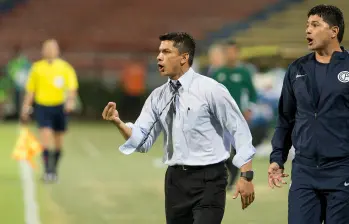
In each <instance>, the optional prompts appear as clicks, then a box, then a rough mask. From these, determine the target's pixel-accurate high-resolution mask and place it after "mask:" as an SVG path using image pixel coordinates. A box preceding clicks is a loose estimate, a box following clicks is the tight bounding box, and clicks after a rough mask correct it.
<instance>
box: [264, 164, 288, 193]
mask: <svg viewBox="0 0 349 224" xmlns="http://www.w3.org/2000/svg"><path fill="white" fill-rule="evenodd" d="M284 177H288V174H285V173H284V170H283V169H281V168H280V166H279V165H278V164H277V163H275V162H274V163H271V164H270V166H269V169H268V182H269V186H270V187H271V188H274V187H275V186H276V187H279V188H280V187H281V186H282V185H281V184H287V183H286V181H284V180H283V178H284ZM280 183H281V184H280Z"/></svg>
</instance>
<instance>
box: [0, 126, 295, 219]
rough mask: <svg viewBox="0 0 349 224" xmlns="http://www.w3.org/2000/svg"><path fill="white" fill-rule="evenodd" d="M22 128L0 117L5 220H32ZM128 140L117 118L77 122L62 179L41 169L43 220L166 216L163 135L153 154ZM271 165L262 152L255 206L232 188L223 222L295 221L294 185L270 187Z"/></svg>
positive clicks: (0, 208) (0, 206) (0, 203)
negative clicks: (291, 217)
mask: <svg viewBox="0 0 349 224" xmlns="http://www.w3.org/2000/svg"><path fill="white" fill-rule="evenodd" d="M17 129H18V127H17V125H16V124H15V123H12V124H11V123H2V124H0V136H1V141H0V214H1V215H0V217H1V220H0V223H6V224H7V223H8V224H22V223H25V222H24V219H25V218H24V200H23V193H22V183H21V176H20V175H21V173H20V170H19V166H18V163H17V162H16V161H14V160H12V159H11V152H12V150H13V147H14V144H15V141H16V138H17V132H18V130H17ZM33 130H35V129H33ZM122 142H123V140H122V138H121V136H120V135H119V134H118V131H117V130H116V129H115V128H114V127H112V126H111V125H110V124H104V123H101V124H99V123H76V122H75V123H72V124H71V125H70V131H69V133H68V135H67V137H66V142H65V151H64V157H63V158H62V162H61V166H60V180H59V183H57V184H43V183H42V182H41V181H40V175H41V172H40V170H37V171H34V172H35V176H34V181H35V184H36V200H37V202H38V206H39V215H40V219H41V223H42V224H109V223H110V224H111V223H113V224H114V223H120V224H135V223H148V224H163V223H165V215H164V193H163V186H164V184H163V180H164V173H165V170H166V167H159V166H155V165H154V160H156V159H158V158H160V157H161V155H162V148H161V143H162V141H161V140H158V141H157V143H156V144H155V145H154V147H153V148H152V149H151V151H150V152H149V153H148V154H132V155H129V156H125V155H123V154H121V153H120V152H119V151H118V146H119V145H120V144H121V143H122ZM38 160H39V158H38ZM267 166H268V160H267V159H258V158H256V160H255V162H254V169H255V173H256V177H255V181H254V183H255V191H256V200H255V202H254V204H252V205H251V206H250V207H249V208H248V209H247V210H245V211H243V210H241V205H240V199H236V200H233V199H232V193H228V195H227V206H226V211H225V216H224V220H223V223H227V224H228V223H239V224H240V223H241V224H280V223H281V224H283V223H287V192H288V187H287V186H285V187H283V188H282V189H276V190H271V189H269V188H268V184H267V174H266V172H267ZM287 168H289V166H287ZM287 170H288V171H289V169H287Z"/></svg>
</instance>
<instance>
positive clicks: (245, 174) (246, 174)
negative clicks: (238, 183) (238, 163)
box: [240, 170, 253, 181]
mask: <svg viewBox="0 0 349 224" xmlns="http://www.w3.org/2000/svg"><path fill="white" fill-rule="evenodd" d="M240 177H243V178H245V179H246V180H247V181H252V180H253V171H252V170H250V171H246V172H241V174H240Z"/></svg>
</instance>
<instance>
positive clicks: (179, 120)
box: [119, 68, 256, 168]
mask: <svg viewBox="0 0 349 224" xmlns="http://www.w3.org/2000/svg"><path fill="white" fill-rule="evenodd" d="M179 81H180V82H181V84H182V87H181V88H180V89H179V97H178V99H177V100H178V102H177V105H176V107H177V110H178V111H179V113H176V117H175V119H174V123H173V127H174V128H173V147H174V149H173V156H172V158H171V159H168V157H167V152H168V147H169V146H168V145H167V142H168V141H167V140H168V125H167V124H166V122H165V118H166V115H167V112H168V110H169V106H167V108H165V106H166V104H167V103H168V102H169V100H170V99H171V97H172V92H171V88H170V85H169V83H168V82H167V83H165V84H164V85H162V86H160V87H158V88H156V89H155V90H154V91H153V92H152V93H151V94H150V96H149V97H148V98H147V100H146V102H145V104H144V106H143V109H142V111H141V113H140V115H139V117H138V119H137V120H136V122H135V123H134V124H133V123H127V124H126V125H128V126H129V127H130V128H132V135H131V137H130V138H129V139H128V140H127V141H126V142H125V143H124V144H123V145H121V146H120V147H119V150H120V151H121V152H122V153H124V154H131V153H133V152H135V151H138V152H148V150H149V149H150V148H151V146H152V145H153V144H154V142H155V141H156V139H157V137H158V136H159V134H160V133H161V132H162V131H163V133H164V138H165V139H164V147H163V150H164V163H165V164H167V165H208V164H214V163H218V162H221V161H223V160H226V159H227V158H229V156H230V151H229V150H230V147H228V145H229V143H231V144H233V146H234V148H235V149H236V155H235V156H234V158H233V164H234V165H235V166H236V167H239V168H240V167H241V166H242V165H244V164H245V163H247V162H249V161H250V160H251V159H252V158H253V156H254V155H255V152H256V150H255V148H254V147H253V145H252V136H251V132H250V130H249V127H248V124H247V122H246V121H245V119H244V117H243V115H242V114H241V112H240V110H239V108H238V106H237V104H236V102H235V101H234V99H233V98H232V97H231V95H230V94H229V92H228V90H227V89H226V88H225V87H224V86H223V85H221V84H220V83H218V82H216V81H215V80H213V79H211V78H209V77H206V76H203V75H200V74H198V73H196V72H195V71H194V70H193V69H191V68H190V69H189V70H188V71H187V72H186V73H185V74H184V75H183V76H182V77H181V78H180V79H179ZM163 108H165V109H164V110H163ZM162 110H163V113H162V114H161V116H160V113H161V111H162ZM179 114H180V116H179ZM156 120H158V122H157V123H156V124H155V125H154V128H153V129H152V130H151V132H150V135H149V137H148V139H147V140H146V141H145V143H144V145H143V146H142V147H140V149H139V150H137V147H138V146H139V145H140V143H141V142H142V140H143V138H144V136H146V135H147V134H148V132H149V129H150V127H151V126H152V124H153V123H154V122H155V121H156ZM227 143H228V144H227Z"/></svg>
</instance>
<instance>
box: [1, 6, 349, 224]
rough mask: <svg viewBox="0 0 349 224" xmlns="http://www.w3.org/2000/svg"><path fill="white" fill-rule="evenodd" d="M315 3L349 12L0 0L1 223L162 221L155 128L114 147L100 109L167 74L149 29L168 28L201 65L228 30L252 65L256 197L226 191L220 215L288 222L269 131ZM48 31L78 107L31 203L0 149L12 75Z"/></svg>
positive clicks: (133, 113)
mask: <svg viewBox="0 0 349 224" xmlns="http://www.w3.org/2000/svg"><path fill="white" fill-rule="evenodd" d="M321 3H327V4H334V5H336V6H338V7H339V8H341V9H342V10H343V12H344V14H345V15H346V13H348V12H349V1H344V0H331V1H329V0H327V1H325V0H317V1H312V0H308V1H302V0H245V1H237V0H216V1H214V2H208V1H207V2H204V1H199V0H191V1H183V0H177V1H160V0H148V1H143V0H129V1H118V0H72V1H68V0H59V1H58V0H45V1H44V0H0V13H1V14H0V33H1V35H0V66H1V74H0V115H1V116H0V118H2V121H0V122H1V123H0V139H1V141H0V223H4V224H20V223H29V224H32V223H33V222H25V220H28V219H30V217H29V218H28V216H32V215H35V214H28V213H33V212H35V213H36V214H37V216H38V217H39V219H40V223H44V224H82V223H84V224H97V223H98V224H99V223H106V224H109V223H122V224H131V223H152V224H160V223H165V216H164V195H163V179H164V172H165V168H166V167H164V166H163V165H162V164H161V161H160V157H161V153H162V149H161V143H162V142H161V140H159V141H157V143H156V144H155V145H154V147H153V148H152V150H151V152H150V153H148V154H146V155H144V154H143V155H136V154H135V155H131V156H124V155H121V154H120V153H119V152H118V150H117V148H118V146H119V145H120V144H121V143H122V141H123V140H122V138H121V136H120V135H119V134H118V131H117V130H115V128H113V127H112V126H111V125H109V124H105V123H104V122H101V112H102V109H103V107H104V106H105V104H106V103H107V102H109V101H114V102H116V104H117V107H118V109H119V112H120V114H121V116H122V118H123V119H125V120H130V121H133V120H134V119H136V118H137V116H138V114H139V111H140V109H141V107H142V105H143V102H144V100H145V99H146V97H147V96H148V95H149V93H150V92H151V91H152V90H153V89H154V88H155V87H157V86H159V85H161V84H162V83H163V82H165V81H166V78H162V77H160V76H159V74H158V72H157V66H156V55H157V49H158V45H159V41H158V36H159V35H160V34H163V33H165V32H169V31H186V32H189V33H190V34H192V35H193V36H194V38H195V39H196V40H197V45H198V49H197V54H196V58H195V63H194V67H195V69H196V70H197V71H199V72H201V73H202V74H204V75H206V73H207V70H208V68H209V67H210V66H211V61H210V58H209V57H208V50H209V48H210V46H212V45H213V44H215V43H217V42H219V41H222V40H227V39H234V40H236V42H237V44H238V45H239V46H240V48H241V54H240V60H241V61H242V62H244V64H245V65H246V66H248V67H249V68H250V69H251V71H253V81H254V84H255V86H256V88H257V90H258V96H259V97H258V103H257V105H256V106H255V108H254V109H253V120H252V122H251V123H250V126H251V130H252V133H253V135H254V138H255V142H254V143H255V146H256V148H257V158H256V161H255V165H254V167H255V170H256V180H255V186H256V201H255V202H254V204H253V205H252V206H251V207H250V208H248V209H247V210H246V211H242V210H241V207H240V201H239V200H233V199H232V193H231V192H229V194H228V197H227V207H226V213H225V217H224V220H223V223H243V224H266V223H268V224H277V223H278V224H279V223H287V190H288V187H287V186H286V187H284V188H282V189H278V190H271V189H269V188H268V184H267V174H266V171H267V167H268V154H269V153H270V150H271V148H270V138H271V133H272V127H273V125H274V121H275V110H276V106H277V100H278V97H279V95H280V90H281V86H282V79H283V75H284V72H285V70H286V69H287V65H288V64H289V63H290V62H291V61H293V60H294V59H296V58H297V57H299V56H301V55H303V54H305V53H307V46H306V42H305V38H304V37H305V23H306V14H307V11H308V10H309V9H310V8H311V7H313V6H314V5H315V4H321ZM348 22H349V21H348V19H347V18H346V23H347V24H349V23H348ZM348 35H349V34H348V32H346V33H345V36H344V41H343V45H344V46H347V45H348V41H349V38H348ZM48 38H56V39H57V40H58V41H59V44H60V47H61V50H62V57H63V58H65V59H66V60H67V61H69V62H70V63H71V64H72V65H73V66H74V68H75V69H76V71H77V74H78V77H79V83H80V90H79V102H78V103H79V108H78V110H77V111H76V112H75V114H74V115H73V116H72V118H71V124H70V131H69V133H68V136H67V139H66V142H65V156H64V159H63V160H62V166H61V177H60V178H61V179H60V182H59V183H58V184H54V185H44V184H42V183H41V182H40V180H39V178H40V172H39V169H38V170H34V177H33V180H34V185H35V186H34V192H35V195H34V198H33V199H32V200H35V202H36V204H37V208H38V209H37V210H35V208H33V207H30V206H29V207H28V204H26V203H27V202H28V200H31V199H28V198H26V196H25V195H26V194H25V193H24V192H25V189H26V188H25V186H24V185H23V183H24V181H23V180H22V178H23V173H21V172H20V169H19V166H18V163H17V162H16V161H14V160H13V159H11V153H12V150H13V148H14V145H15V142H16V139H17V137H18V122H17V120H18V118H17V117H18V102H19V101H20V98H21V97H20V96H21V95H22V94H23V83H24V82H25V80H26V76H27V73H28V70H29V69H30V65H31V63H32V62H33V61H35V60H37V59H39V58H40V47H41V43H42V42H43V41H44V40H46V39H48ZM32 126H33V129H32V130H33V131H34V133H35V129H34V124H32ZM160 139H161V138H160ZM289 168H290V166H289V164H288V166H287V170H288V172H290V169H289ZM28 208H29V210H26V209H28ZM35 224H37V222H35Z"/></svg>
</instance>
